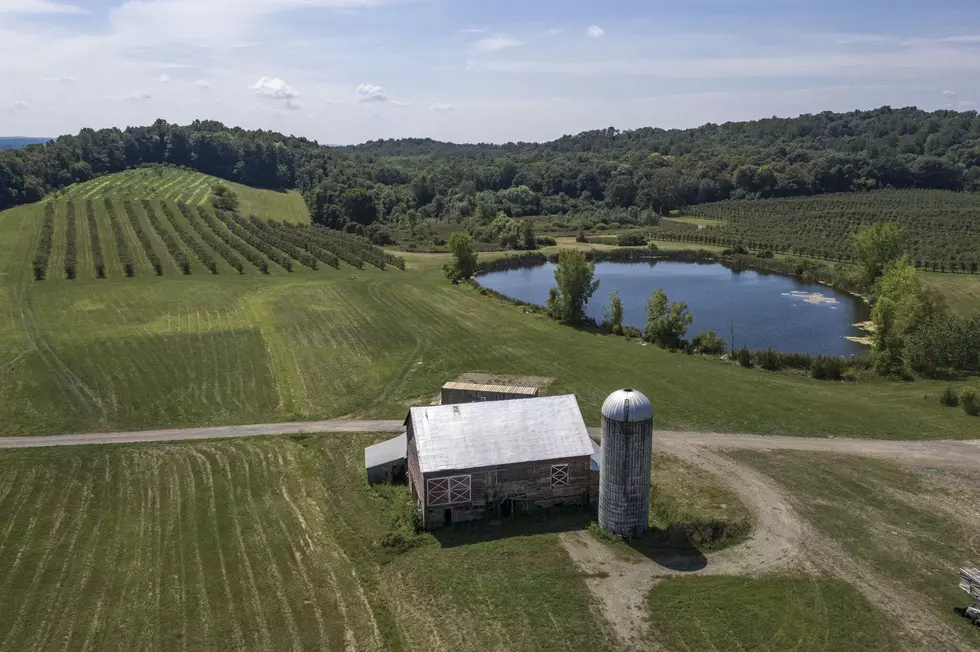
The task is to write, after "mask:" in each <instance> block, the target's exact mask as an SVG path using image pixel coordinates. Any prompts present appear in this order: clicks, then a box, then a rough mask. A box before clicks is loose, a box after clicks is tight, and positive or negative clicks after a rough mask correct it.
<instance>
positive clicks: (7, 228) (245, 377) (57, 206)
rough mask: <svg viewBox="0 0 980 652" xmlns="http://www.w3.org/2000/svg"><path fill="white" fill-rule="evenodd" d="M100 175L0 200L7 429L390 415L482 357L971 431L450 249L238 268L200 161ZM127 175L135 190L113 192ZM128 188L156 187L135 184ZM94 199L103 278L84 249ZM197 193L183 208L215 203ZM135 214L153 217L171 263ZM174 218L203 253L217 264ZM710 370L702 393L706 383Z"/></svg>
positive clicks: (727, 421)
mask: <svg viewBox="0 0 980 652" xmlns="http://www.w3.org/2000/svg"><path fill="white" fill-rule="evenodd" d="M172 174H180V173H178V172H173V173H172ZM98 183H104V184H105V185H103V186H100V187H96V186H94V185H91V186H87V187H82V186H79V187H73V188H70V189H69V191H68V192H67V193H65V194H64V196H61V197H56V198H52V199H51V200H50V201H47V202H43V203H38V204H31V205H27V206H21V207H18V208H16V209H13V210H8V211H4V212H0V393H2V395H3V396H4V397H5V399H4V401H3V402H2V403H0V434H3V435H11V434H30V433H35V434H48V433H58V432H78V431H88V432H91V431H99V430H114V429H138V428H162V427H169V426H174V427H176V426H192V425H219V424H221V425H224V424H237V423H263V422H274V421H283V420H296V419H315V418H327V417H336V416H341V415H350V414H354V415H365V416H379V417H391V418H397V417H400V416H403V412H404V410H405V406H406V404H407V403H409V402H411V401H415V400H420V399H422V398H424V397H427V396H431V395H432V394H434V393H435V392H436V391H437V389H438V388H439V386H440V385H441V384H442V383H444V382H445V381H446V379H448V378H453V377H455V376H457V375H459V374H460V373H463V372H466V371H474V370H485V371H493V372H495V373H512V374H518V375H537V376H546V377H553V378H556V382H555V385H554V387H553V391H555V392H573V393H576V394H577V395H578V397H579V400H580V401H581V403H582V406H583V410H584V411H585V412H586V413H587V414H589V415H592V416H590V417H589V418H590V420H592V419H593V417H594V415H595V414H596V413H597V410H598V406H599V404H600V403H601V401H602V399H603V398H604V397H605V396H606V394H608V392H609V391H611V390H612V389H614V388H616V387H618V386H621V385H623V384H629V385H635V386H639V387H644V388H648V389H649V390H650V392H651V393H652V394H654V395H656V396H657V397H658V405H659V406H661V407H658V423H659V424H660V426H661V427H664V428H675V429H703V430H708V431H728V432H732V431H736V432H739V431H742V432H758V433H773V432H780V433H784V434H836V435H850V436H864V437H867V436H877V437H895V438H909V437H912V438H919V437H946V438H958V437H967V436H971V435H972V434H974V429H975V424H973V423H972V422H971V421H970V419H969V418H968V417H966V416H965V415H963V414H961V413H959V412H957V411H952V410H947V409H945V408H942V407H940V406H939V405H938V404H937V403H936V402H935V401H933V400H929V401H924V400H922V396H923V395H930V394H933V395H934V394H936V393H938V392H939V391H940V390H941V388H943V387H945V386H946V385H945V384H942V383H935V382H930V381H923V382H917V383H911V384H897V385H896V384H893V383H888V382H883V381H882V382H878V381H871V382H862V383H857V384H849V385H842V384H835V383H822V382H819V381H813V380H811V379H809V378H805V377H796V376H792V375H782V374H766V373H761V372H758V371H755V370H746V369H739V368H737V367H733V366H730V365H725V364H722V363H719V362H717V361H713V360H709V359H701V358H690V357H687V356H678V355H675V354H671V353H667V352H664V351H661V350H659V349H656V347H638V345H636V344H634V343H630V342H627V341H625V340H624V339H622V338H613V337H602V336H597V335H592V334H589V333H586V332H582V331H577V330H574V329H570V328H567V327H562V326H560V325H558V324H556V323H554V322H551V321H549V320H547V319H545V318H543V317H541V316H534V315H528V314H525V313H524V312H523V311H522V310H520V309H519V308H516V307H514V306H511V305H509V304H505V303H503V302H499V301H494V300H490V299H488V298H486V297H483V296H481V295H480V294H479V293H478V292H477V291H476V290H474V289H473V288H470V287H469V286H466V285H460V286H457V285H452V284H450V283H447V282H446V280H445V277H444V275H443V272H442V270H441V266H442V264H443V262H444V261H445V257H444V256H441V255H418V254H407V255H406V262H407V266H406V269H405V270H404V271H401V270H397V269H392V268H391V266H390V265H388V266H386V268H385V269H380V268H379V267H378V266H376V265H373V264H371V263H370V262H368V261H367V260H363V262H362V263H361V266H360V267H358V266H356V265H353V264H351V263H349V262H347V261H346V260H340V261H338V263H337V264H338V268H336V269H335V268H333V267H331V266H329V265H327V264H321V265H319V266H318V269H317V270H311V269H309V268H307V267H305V266H304V265H302V264H298V261H296V259H294V258H293V257H292V256H288V255H286V254H284V252H282V250H280V249H278V248H277V247H275V246H273V247H272V248H271V249H269V251H270V253H272V254H274V255H280V256H285V258H288V259H289V260H290V261H292V262H294V263H296V264H293V265H292V268H293V271H292V272H288V271H286V269H285V268H283V267H282V266H280V265H279V264H277V263H275V261H274V260H273V259H272V258H270V257H269V256H266V255H265V253H264V252H259V253H260V254H262V256H261V258H260V259H259V260H262V259H264V260H266V263H267V265H268V268H269V273H268V274H263V273H262V272H261V271H260V270H259V269H258V268H256V267H255V266H254V265H252V263H251V262H249V261H248V259H246V258H245V257H244V256H243V255H241V254H240V253H239V249H235V250H234V252H233V253H234V255H236V256H238V257H239V258H241V259H242V261H243V262H244V263H245V266H244V268H243V269H244V274H239V273H238V272H237V271H236V270H235V269H234V268H233V267H232V266H231V265H230V263H228V262H227V261H226V260H225V259H224V258H222V257H221V255H220V253H219V252H218V251H217V250H215V249H213V248H211V247H210V245H209V244H208V243H207V242H206V241H204V240H203V237H202V235H201V234H202V233H203V234H207V233H208V232H209V231H212V227H213V226H215V224H216V223H215V222H214V221H213V220H210V221H209V220H204V219H203V218H200V219H193V214H192V219H193V222H191V221H188V219H187V218H186V216H185V215H184V214H183V213H182V211H181V210H180V206H181V204H178V203H176V202H175V201H173V198H175V197H179V196H182V197H184V198H185V199H192V200H194V201H200V197H201V196H203V193H204V192H206V191H205V190H202V189H201V188H202V187H203V186H194V185H193V184H194V181H193V179H192V178H188V183H187V184H186V185H181V186H180V188H181V189H178V186H177V185H174V186H167V187H165V188H164V187H163V186H164V184H160V186H158V187H157V189H156V190H153V191H150V190H147V189H146V186H145V185H141V183H137V182H136V180H134V177H133V175H132V174H130V175H123V176H118V177H107V178H106V179H103V180H101V181H100V182H98ZM151 186H152V184H151ZM86 188H87V189H86ZM113 188H117V189H119V190H118V191H117V192H114V191H113ZM122 188H130V189H131V190H129V191H127V192H133V193H134V194H133V195H128V196H127V195H122V194H119V193H120V192H122ZM137 188H142V189H143V190H139V192H141V193H146V192H152V193H156V194H154V195H152V198H147V199H139V198H137V194H138V193H137V191H136V190H135V189H137ZM100 192H101V193H102V195H103V196H102V198H101V199H100V198H99V197H98V194H99V193H100ZM256 192H258V191H256ZM168 193H170V194H169V197H171V199H168V198H167V196H168ZM88 194H91V197H86V196H85V195H88ZM130 197H131V198H130ZM276 197H279V195H276ZM106 199H108V204H107V203H106ZM89 201H91V206H92V210H93V217H94V220H95V224H96V229H95V230H96V232H97V233H98V234H99V242H100V248H101V252H102V256H103V259H104V261H105V266H106V276H107V278H104V279H103V278H97V276H98V275H97V271H96V268H95V254H94V250H93V248H92V238H91V233H92V232H91V231H90V230H89V229H90V222H89V217H88V206H89ZM127 201H128V203H129V205H130V207H131V211H132V213H133V215H134V216H135V221H134V219H133V217H131V216H130V215H129V213H127V211H126V205H127ZM144 202H145V203H144ZM208 203H209V202H205V204H203V205H198V206H195V207H193V210H194V212H197V213H198V217H200V212H199V211H198V209H203V210H204V212H205V214H206V215H208V216H209V217H213V218H214V219H218V218H217V214H216V213H215V212H214V211H213V210H211V209H210V208H209V207H208ZM69 206H73V207H74V215H75V225H76V227H75V229H76V231H75V234H76V239H75V261H76V270H77V272H76V278H75V279H74V280H66V279H65V278H64V276H65V274H64V269H65V261H66V259H67V257H68V251H67V248H66V243H67V237H66V235H67V233H66V227H67V220H68V211H69ZM109 206H111V207H112V213H113V214H114V215H115V217H113V216H112V215H111V214H110V211H109V208H108V207H109ZM187 206H188V209H190V208H191V205H190V204H188V205H187ZM165 207H166V208H167V209H168V210H165ZM148 208H149V209H151V210H152V213H153V214H154V215H155V217H156V221H157V223H158V224H159V225H160V231H158V230H157V229H156V228H155V227H154V226H153V224H151V223H150V211H148ZM49 212H50V213H51V214H52V216H53V228H52V230H51V234H52V235H51V242H52V248H51V253H50V260H49V261H48V265H47V269H48V275H47V276H48V278H47V280H44V281H36V280H34V275H33V270H32V262H31V261H32V258H33V257H34V256H35V255H36V254H37V251H38V247H37V245H38V243H39V242H40V236H41V233H42V227H43V225H44V224H45V220H46V214H47V213H49ZM241 219H243V220H245V221H246V222H247V224H246V225H245V226H242V227H241V229H242V233H243V235H247V234H246V233H245V232H246V231H248V230H250V229H254V231H252V233H253V235H254V234H256V233H258V234H259V235H256V236H255V237H256V240H255V242H256V244H259V245H261V244H262V243H263V242H265V243H266V244H269V243H270V242H271V240H268V238H269V237H271V236H270V235H268V234H267V233H266V232H265V231H264V228H263V227H260V226H258V225H253V224H251V223H248V220H247V218H244V217H243V218H241ZM113 221H117V222H118V223H119V224H120V225H121V226H122V231H123V234H124V236H125V238H124V241H125V243H126V244H127V249H128V251H129V253H130V255H131V257H132V258H133V263H134V277H133V278H127V277H126V275H125V268H124V264H123V262H122V256H121V255H120V253H119V249H118V246H117V245H118V242H117V240H116V238H115V234H114V231H113V228H112V223H113ZM134 224H135V225H138V226H139V227H140V229H141V231H142V232H144V233H145V234H146V236H147V241H148V243H149V251H151V252H153V253H154V254H155V255H156V257H157V258H159V260H160V263H161V266H162V275H160V276H158V275H156V273H155V270H154V268H153V264H152V262H151V260H150V258H149V255H148V253H147V251H146V249H145V248H144V247H143V244H142V241H141V240H140V238H139V237H137V235H136V234H135V230H134V228H133V225H134ZM175 225H179V226H181V227H183V230H184V231H185V232H186V234H187V235H188V236H189V237H190V240H191V242H192V243H194V244H197V245H200V251H201V252H203V253H205V254H207V255H208V256H209V257H210V258H211V259H212V260H213V261H214V263H215V266H216V271H217V274H214V273H211V272H210V271H209V270H208V268H207V267H206V266H205V264H204V263H203V262H202V260H201V258H200V257H199V256H198V255H197V249H193V248H190V247H188V246H187V244H186V242H184V241H183V240H182V239H181V238H180V237H179V236H178V235H177V234H176V232H175V230H174V227H175ZM216 226H217V228H218V232H220V233H222V234H225V235H227V237H228V238H229V239H230V240H231V241H232V242H238V241H239V240H242V239H241V238H240V237H239V236H238V235H236V234H235V233H231V232H230V228H231V227H229V226H228V223H227V222H224V223H223V224H216ZM277 228H278V229H280V230H282V229H296V228H302V229H313V227H287V226H280V227H277ZM199 229H200V230H199ZM226 229H228V232H227V233H226ZM320 230H321V231H322V229H320ZM161 232H162V233H164V234H167V236H168V237H167V239H168V240H169V241H170V242H172V243H173V244H174V245H175V246H176V248H177V251H179V252H183V255H184V256H186V258H187V261H188V266H189V271H190V274H188V275H184V274H182V273H181V270H180V268H179V265H178V263H177V261H176V259H175V258H174V256H173V255H171V253H170V250H169V249H168V247H167V245H166V242H165V241H164V239H163V238H162V237H161ZM243 242H244V241H243ZM309 242H311V241H309V240H307V243H309ZM244 244H247V245H249V246H248V247H244V250H245V251H249V247H251V245H250V244H249V243H247V242H245V243H244ZM362 251H365V252H369V251H371V250H362ZM277 252H278V253H277ZM328 253H329V252H328ZM342 253H343V252H342ZM364 255H367V253H365V254H364ZM706 385H710V386H711V387H712V388H713V391H712V392H711V393H708V394H706V393H705V392H703V388H704V387H705V386H706ZM733 406H738V407H736V408H735V409H733Z"/></svg>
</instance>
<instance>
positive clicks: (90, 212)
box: [85, 199, 105, 278]
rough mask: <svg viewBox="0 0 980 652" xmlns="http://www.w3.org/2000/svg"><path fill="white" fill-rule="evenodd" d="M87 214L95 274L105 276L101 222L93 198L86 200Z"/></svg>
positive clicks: (98, 276)
mask: <svg viewBox="0 0 980 652" xmlns="http://www.w3.org/2000/svg"><path fill="white" fill-rule="evenodd" d="M85 214H86V217H87V219H88V234H89V244H90V246H91V249H92V265H93V266H94V267H95V276H96V277H97V278H105V259H104V258H103V257H102V243H101V242H100V241H99V223H98V222H97V221H96V219H95V205H94V203H93V202H92V200H91V199H86V200H85Z"/></svg>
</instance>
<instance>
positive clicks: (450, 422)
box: [410, 394, 593, 473]
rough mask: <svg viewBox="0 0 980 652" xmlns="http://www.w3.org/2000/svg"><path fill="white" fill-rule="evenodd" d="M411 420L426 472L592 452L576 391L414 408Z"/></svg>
mask: <svg viewBox="0 0 980 652" xmlns="http://www.w3.org/2000/svg"><path fill="white" fill-rule="evenodd" d="M410 418H411V419H412V427H413V429H414V432H415V441H416V447H417V449H418V454H419V467H420V469H421V471H422V473H436V472H440V471H450V470H456V469H460V470H461V469H471V468H477V467H482V466H498V465H503V464H518V463H521V462H533V461H538V460H552V459H559V458H564V457H579V456H583V457H584V456H590V455H592V453H593V448H592V440H591V439H589V432H588V430H586V428H585V421H583V420H582V412H581V411H580V410H579V407H578V401H576V400H575V396H574V395H571V394H569V395H566V396H546V397H543V398H525V399H512V400H508V401H486V402H480V403H461V404H459V405H430V406H425V407H413V408H412V410H411V413H410Z"/></svg>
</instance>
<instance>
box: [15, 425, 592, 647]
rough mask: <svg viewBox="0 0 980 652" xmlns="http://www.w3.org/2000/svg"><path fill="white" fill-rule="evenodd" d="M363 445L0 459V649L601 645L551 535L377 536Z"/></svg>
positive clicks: (380, 510) (263, 444)
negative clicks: (409, 540)
mask: <svg viewBox="0 0 980 652" xmlns="http://www.w3.org/2000/svg"><path fill="white" fill-rule="evenodd" d="M374 440H375V437H373V436H371V435H338V436H326V437H302V438H292V439H289V438H280V439H270V440H250V441H248V442H220V443H195V444H175V445H160V446H142V447H139V446H130V447H121V446H116V447H107V448H102V447H88V448H77V449H70V450H68V449H62V450H38V451H18V452H14V451H2V452H0V558H3V559H4V560H5V562H4V564H3V565H2V567H0V613H3V614H4V617H3V618H0V650H2V651H3V652H14V651H16V652H26V651H33V650H50V649H58V650H110V649H112V650H133V649H141V650H166V651H168V652H169V651H172V650H188V651H193V650H214V649H221V650H298V649H305V650H315V649H319V650H338V649H348V650H350V649H358V650H377V651H388V650H454V651H455V650H488V649H507V650H512V649H534V650H542V651H545V650H569V651H572V650H583V649H588V650H607V649H611V647H610V645H609V643H608V642H607V639H606V637H605V635H604V631H603V627H602V623H601V622H600V621H599V620H598V619H597V618H596V617H595V616H594V615H593V614H592V611H591V608H590V601H589V593H588V590H587V589H586V587H585V584H584V580H583V578H582V576H581V575H580V574H579V573H578V572H576V571H575V569H574V568H573V566H572V564H571V561H570V560H569V559H568V557H567V556H566V555H565V554H564V552H563V550H562V549H561V547H560V545H559V543H558V539H557V535H556V534H554V533H549V532H546V531H544V532H541V533H538V534H535V533H534V531H535V526H534V525H533V524H532V525H531V526H529V527H528V526H524V527H522V528H521V529H522V533H523V534H524V536H510V537H499V538H493V537H480V538H478V539H473V538H472V537H473V536H474V532H475V530H471V529H466V528H464V529H460V530H458V531H457V532H455V533H453V534H451V535H450V536H448V537H444V538H443V539H442V540H437V539H436V538H435V537H432V536H430V535H426V536H425V537H423V538H422V539H421V541H419V544H420V546H419V547H417V548H415V549H412V550H409V551H408V552H406V553H404V554H401V555H392V553H390V552H387V551H386V550H385V549H383V548H379V546H378V545H377V544H376V541H377V540H378V539H379V538H380V537H381V536H382V535H383V534H384V533H385V532H387V531H389V530H390V528H391V523H390V520H389V513H388V511H389V508H390V505H389V498H387V497H386V494H385V492H377V491H374V490H372V489H369V488H368V487H367V485H366V483H365V481H364V479H363V469H362V466H361V465H362V457H363V450H362V447H363V446H364V445H366V444H368V443H371V442H372V441H374ZM406 491H407V490H406V489H404V488H401V489H400V492H401V493H404V492H406ZM389 493H390V492H389ZM550 525H552V526H553V525H554V524H553V523H552V524H550ZM501 534H507V532H506V530H504V531H502V532H501Z"/></svg>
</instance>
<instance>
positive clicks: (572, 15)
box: [0, 0, 980, 143]
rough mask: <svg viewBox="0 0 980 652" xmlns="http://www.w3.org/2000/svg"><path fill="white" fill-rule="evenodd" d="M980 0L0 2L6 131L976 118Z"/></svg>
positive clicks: (329, 132) (352, 134)
mask: <svg viewBox="0 0 980 652" xmlns="http://www.w3.org/2000/svg"><path fill="white" fill-rule="evenodd" d="M978 80H980V2H977V1H976V0H972V1H969V2H968V1H966V0H945V1H943V0H937V1H934V2H931V3H923V2H911V1H909V0H891V1H888V2H886V1H884V0H864V1H862V0H850V1H848V2H844V1H842V0H824V1H822V2H819V3H817V2H812V1H807V2H802V1H796V0H769V1H767V2H763V1H761V0H742V1H740V2H733V1H731V0H687V1H685V2H676V1H675V2H662V1H660V0H652V1H646V2H643V1H640V0H607V1H605V2H579V1H576V0H523V1H521V2H518V1H516V0H504V1H498V2H490V1H489V0H484V1H481V2H477V1H474V0H129V1H124V0H0V135H41V136H46V135H57V134H61V133H68V132H75V131H77V130H78V129H80V128H81V127H84V126H91V127H97V128H98V127H106V126H119V127H124V126H126V125H135V124H147V123H149V122H152V121H153V120H154V119H156V118H157V117H162V118H164V119H166V120H169V121H172V122H181V123H185V122H189V121H191V120H193V119H195V118H211V119H216V120H221V121H223V122H225V123H227V124H233V125H241V126H243V127H248V128H263V129H273V130H277V131H283V132H286V133H294V134H297V135H304V136H308V137H310V138H315V139H317V140H319V141H320V142H326V143H352V142H361V141H364V140H368V139H375V138H391V137H404V136H427V137H432V138H437V139H441V140H453V141H457V142H460V141H468V142H475V141H489V142H503V141H508V140H549V139H552V138H556V137H558V136H561V135H562V134H565V133H576V132H578V131H582V130H585V129H594V128H601V127H607V126H616V127H619V128H634V127H640V126H661V127H691V126H696V125H699V124H703V123H705V122H725V121H728V120H744V119H752V118H759V117H766V116H772V115H779V116H789V115H797V114H799V113H804V112H818V111H822V110H837V111H841V110H850V109H855V108H873V107H876V106H881V105H883V104H889V105H892V106H907V105H916V106H919V107H922V108H925V109H930V110H931V109H940V108H952V109H960V110H975V109H976V108H977V106H978V102H980V87H978V86H980V84H978Z"/></svg>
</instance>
